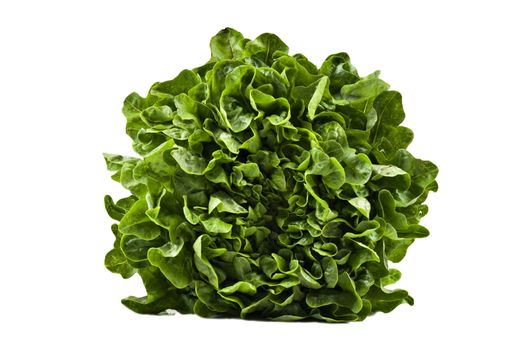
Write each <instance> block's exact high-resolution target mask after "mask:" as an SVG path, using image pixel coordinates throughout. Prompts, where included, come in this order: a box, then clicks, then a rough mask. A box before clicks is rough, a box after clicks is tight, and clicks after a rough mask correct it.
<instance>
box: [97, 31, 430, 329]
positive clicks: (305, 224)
mask: <svg viewBox="0 0 523 350" xmlns="http://www.w3.org/2000/svg"><path fill="white" fill-rule="evenodd" d="M210 47H211V59H210V60H209V61H208V62H207V63H206V64H204V65H202V66H199V67H197V68H194V69H191V70H183V71H182V72H181V73H180V74H179V75H178V76H177V77H176V78H174V79H172V80H168V81H165V82H161V83H155V84H153V86H152V87H151V89H150V90H149V93H148V94H147V96H145V97H141V96H139V95H138V94H136V93H132V94H131V95H129V96H128V97H127V98H126V99H125V102H124V107H123V113H124V115H125V117H126V118H127V124H126V132H127V134H128V135H129V136H130V137H131V139H132V141H133V149H134V151H135V152H136V153H138V155H139V157H124V156H120V155H114V154H105V160H106V162H107V167H108V169H109V170H110V171H113V172H114V174H113V176H112V178H113V179H114V180H116V181H118V182H120V183H121V184H122V186H123V187H125V188H126V189H127V190H129V191H130V195H129V196H128V197H126V198H122V199H119V200H118V201H116V202H114V201H113V199H112V198H111V197H109V196H106V197H105V207H106V209H107V212H108V213H109V215H110V216H111V218H113V219H114V220H116V221H118V222H119V223H118V224H116V223H115V224H114V225H113V226H112V231H113V233H114V237H115V242H114V248H113V249H112V250H111V251H109V253H107V256H106V258H105V266H106V267H107V268H108V269H109V270H110V271H112V272H115V273H119V274H120V275H121V276H122V277H123V278H129V277H131V276H133V275H134V274H138V275H139V276H140V277H141V278H142V280H143V283H144V286H145V289H146V292H147V294H146V296H144V297H128V298H125V299H123V301H122V302H123V304H124V305H125V306H127V307H128V308H130V309H131V310H133V311H136V312H138V313H146V314H159V313H164V312H166V311H168V310H176V311H178V312H179V313H182V314H186V313H195V314H198V315H200V316H203V317H240V318H245V319H264V320H278V321H298V320H303V321H314V320H316V321H326V322H348V321H359V320H363V319H365V318H366V317H367V316H368V315H370V314H373V313H375V312H378V311H381V312H389V311H391V310H393V309H394V308H396V307H397V306H398V305H400V304H402V303H408V304H412V303H413V299H412V297H411V296H410V295H409V294H408V293H407V291H405V290H401V289H389V288H387V286H388V285H390V284H393V283H395V282H396V281H397V280H398V279H399V278H400V276H401V273H400V272H399V271H398V270H396V269H393V268H389V267H388V262H389V261H392V262H395V263H397V262H399V261H401V260H402V259H403V257H404V256H405V253H406V251H407V248H408V247H409V246H410V245H411V244H412V243H413V242H414V240H415V239H416V238H421V237H426V236H427V235H428V234H429V231H428V230H427V229H426V228H425V227H423V226H421V225H419V221H420V219H421V218H422V217H423V216H424V215H425V214H426V213H427V209H428V208H427V206H426V205H424V204H423V202H424V201H425V199H426V198H427V195H428V193H429V191H436V190H437V183H436V181H435V178H436V175H437V173H438V169H437V167H436V166H435V165H434V164H433V163H431V162H429V161H425V160H420V159H418V158H415V157H414V156H412V155H411V154H410V153H409V152H408V151H407V150H406V148H407V146H408V145H409V143H410V142H411V141H412V138H413V133H412V131H411V130H410V129H408V128H406V127H404V126H401V125H400V124H401V123H402V121H403V119H404V117H405V114H404V111H403V107H402V101H401V95H400V94H399V93H398V92H396V91H390V90H389V85H388V84H387V83H385V82H384V81H383V80H381V79H380V78H379V72H375V73H372V74H370V75H368V76H365V77H361V76H360V75H359V74H358V72H357V71H356V69H355V68H354V66H352V64H351V63H350V60H349V56H348V55H347V54H345V53H337V54H333V55H330V56H329V57H327V59H326V60H325V62H323V64H322V65H321V67H319V68H318V67H316V66H315V65H314V64H313V63H311V62H310V61H308V60H307V58H306V57H305V56H303V55H301V54H295V55H292V56H291V55H289V54H288V47H287V45H286V44H285V43H283V42H282V41H281V40H280V39H279V38H278V37H277V36H276V35H274V34H268V33H266V34H262V35H260V36H259V37H257V38H256V39H254V40H249V39H246V38H244V37H243V36H242V34H240V33H239V32H237V31H235V30H233V29H230V28H226V29H224V30H222V31H220V32H219V33H218V34H217V35H216V36H214V37H213V38H212V39H211V43H210Z"/></svg>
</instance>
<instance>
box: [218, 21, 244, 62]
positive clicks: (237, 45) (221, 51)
mask: <svg viewBox="0 0 523 350" xmlns="http://www.w3.org/2000/svg"><path fill="white" fill-rule="evenodd" d="M245 42H246V40H245V39H244V38H243V35H242V34H241V33H240V32H237V31H236V30H234V29H232V28H225V29H222V30H221V31H220V32H218V34H216V35H215V36H213V37H212V39H211V44H210V46H211V61H220V60H224V59H235V58H240V57H241V56H242V52H243V47H244V46H245Z"/></svg>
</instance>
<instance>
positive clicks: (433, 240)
mask: <svg viewBox="0 0 523 350" xmlns="http://www.w3.org/2000/svg"><path fill="white" fill-rule="evenodd" d="M517 3H518V1H513V2H509V1H500V0H497V1H488V2H485V1H471V2H465V1H448V2H446V1H434V2H428V1H423V2H422V1H412V2H405V1H381V2H377V1H347V0H345V1H329V0H321V1H309V2H307V1H283V0H278V1H268V0H265V1H258V2H249V1H243V2H240V1H238V2H235V1H213V2H211V1H209V2H203V1H198V0H192V1H165V2H162V1H143V2H136V1H121V2H119V1H63V2H58V1H2V2H1V4H0V43H1V47H0V50H1V53H0V101H1V108H0V116H1V117H0V118H1V119H0V121H1V123H0V146H1V147H0V150H1V152H2V162H1V164H2V165H1V166H0V169H1V170H0V186H1V192H0V209H1V210H0V218H1V226H0V227H1V228H0V230H1V232H0V263H1V265H0V266H1V270H0V272H1V275H0V276H1V280H0V281H1V282H0V283H1V287H0V320H1V323H2V324H1V325H0V348H2V349H40V348H42V349H95V348H100V349H102V348H103V349H105V348H108V349H110V348H113V349H143V348H148V349H160V348H162V349H175V348H177V349H182V348H185V347H187V348H188V347H190V348H197V349H200V348H201V349H207V348H208V349H222V348H223V349H225V348H227V349H234V348H238V349H240V348H242V349H243V348H246V349H262V348H263V349H264V348H279V349H286V348H287V349H290V348H318V347H321V348H323V349H328V348H332V349H342V348H343V349H357V348H365V349H377V348H379V347H381V346H384V347H387V348H388V349H442V348H450V349H457V348H462V349H477V348H486V349H492V348H499V349H521V348H522V347H523V342H522V341H521V336H520V334H518V332H521V313H522V311H523V308H522V301H521V300H522V298H521V295H522V291H521V288H522V277H521V271H522V267H523V266H522V262H521V246H522V243H523V238H522V237H523V229H522V225H521V221H520V220H521V218H522V216H523V206H522V204H521V200H522V198H523V196H522V195H523V191H522V189H521V178H522V167H521V162H522V157H521V152H522V151H523V147H522V146H523V143H522V136H521V132H522V125H523V124H522V118H523V113H522V108H523V107H522V100H523V98H522V93H523V88H522V86H523V83H522V82H523V71H522V65H523V53H522V49H521V47H522V39H521V33H523V24H522V20H521V13H522V11H521V10H520V9H519V8H518V6H517ZM226 26H230V27H234V28H236V29H238V30H240V31H241V32H243V34H244V35H245V36H246V37H249V38H254V37H256V36H257V35H258V34H261V33H263V32H273V33H276V34H278V35H279V36H280V37H281V38H282V39H283V40H284V41H285V42H286V43H287V44H288V45H289V46H290V50H291V53H297V52H301V53H304V54H305V55H307V56H308V57H309V58H310V59H311V60H312V61H313V62H315V63H316V64H318V65H319V64H321V62H322V60H323V59H324V58H325V57H326V56H327V55H328V54H331V53H335V52H339V51H347V52H348V53H349V54H350V55H351V58H352V61H353V64H354V65H355V66H356V67H357V68H358V70H359V72H360V73H361V74H368V73H371V72H372V71H374V70H376V69H380V70H381V71H382V78H383V79H384V80H386V81H387V82H389V83H390V84H391V86H392V88H393V89H397V90H399V91H400V92H401V93H402V94H403V96H404V106H405V110H406V113H407V118H406V120H405V123H404V125H406V126H408V127H411V128H412V129H413V130H414V132H415V140H414V142H413V144H412V147H411V148H410V150H411V151H412V152H413V153H414V155H416V156H418V157H421V158H424V159H429V160H432V161H433V162H435V163H436V164H437V165H438V166H439V168H440V175H439V177H438V182H439V184H440V191H439V192H438V193H435V194H432V195H431V196H430V197H429V200H428V204H429V206H430V212H429V214H428V215H427V217H426V218H424V220H423V221H422V223H423V224H424V225H426V226H427V227H428V228H429V229H430V230H431V232H432V234H431V236H430V237H429V238H426V239H423V240H419V241H417V242H416V243H415V244H414V245H413V246H412V247H411V249H410V251H409V254H407V257H406V258H405V260H404V261H403V262H402V263H401V264H400V265H399V267H400V269H401V271H402V272H403V279H402V281H401V282H400V283H399V284H398V286H399V287H404V288H407V289H408V290H409V292H410V293H411V294H412V295H413V296H414V298H415V299H416V304H415V305H414V307H409V306H407V305H402V306H400V307H399V308H398V309H397V310H395V311H394V312H392V313H390V314H378V315H375V316H372V317H370V318H368V319H367V320H366V321H364V322H362V323H352V324H341V325H329V324H319V323H306V324H303V323H294V324H292V323H271V322H252V321H251V322H247V321H241V320H207V319H202V318H199V317H197V316H193V315H189V316H183V315H175V316H173V317H155V316H141V315H137V314H134V313H132V312H131V311H129V310H127V309H126V308H125V307H124V306H122V305H121V304H120V298H122V297H125V296H128V295H131V294H133V295H137V296H141V295H142V293H143V290H142V286H141V284H140V281H139V280H138V279H131V280H127V281H125V280H122V279H121V278H120V277H119V276H118V275H113V274H111V273H109V272H108V271H106V270H105V268H104V266H103V258H104V255H105V253H106V251H108V250H109V249H110V248H111V245H112V234H111V232H110V229H109V226H110V224H111V219H109V218H108V217H107V216H106V214H105V212H104V209H103V195H104V194H105V193H111V194H113V195H116V196H117V197H118V196H119V195H121V194H123V193H124V192H123V191H122V190H121V189H120V187H119V185H118V184H117V183H113V182H112V181H111V180H110V178H109V173H108V172H107V171H106V170H105V164H104V161H103V158H102V152H110V153H122V154H127V155H131V142H130V139H128V138H127V136H126V135H125V132H124V117H123V115H122V114H121V112H120V109H121V106H122V102H123V99H124V98H125V96H126V95H127V94H128V93H130V92H132V91H137V92H138V93H140V94H145V93H146V92H147V90H148V88H149V86H150V85H151V84H152V83H153V82H155V81H161V80H167V79H170V78H172V77H174V76H175V75H176V74H177V73H178V72H179V71H180V70H181V69H183V68H192V67H194V66H197V65H199V64H202V63H204V62H205V61H206V60H207V59H208V58H209V49H208V42H209V39H210V38H211V36H212V35H214V34H215V33H216V32H217V31H218V30H220V29H222V28H223V27H226Z"/></svg>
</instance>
